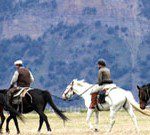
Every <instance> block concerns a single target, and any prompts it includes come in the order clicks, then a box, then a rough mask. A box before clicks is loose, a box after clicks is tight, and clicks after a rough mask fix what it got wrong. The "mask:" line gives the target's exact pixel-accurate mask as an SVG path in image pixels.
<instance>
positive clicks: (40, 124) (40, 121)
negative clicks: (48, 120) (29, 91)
mask: <svg viewBox="0 0 150 135" xmlns="http://www.w3.org/2000/svg"><path fill="white" fill-rule="evenodd" d="M39 119H40V120H39V128H38V132H39V133H40V131H41V128H42V125H43V121H44V120H43V118H42V117H41V116H39Z"/></svg>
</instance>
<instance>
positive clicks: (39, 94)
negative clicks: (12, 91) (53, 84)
mask: <svg viewBox="0 0 150 135" xmlns="http://www.w3.org/2000/svg"><path fill="white" fill-rule="evenodd" d="M0 93H1V94H3V95H4V96H6V90H0ZM28 93H29V94H26V95H25V97H24V98H23V99H22V104H23V105H22V106H23V108H22V107H21V109H19V111H20V112H21V113H23V114H25V113H29V112H31V111H35V112H37V113H38V115H39V128H38V131H39V132H40V130H41V127H42V125H43V122H45V123H46V127H47V131H49V132H50V131H51V128H50V125H49V122H48V118H47V116H46V115H45V114H44V110H45V108H46V105H47V104H49V105H50V106H51V107H52V109H53V110H54V112H55V113H56V114H57V115H58V116H59V117H60V118H61V119H62V120H63V121H66V120H68V118H67V117H66V116H65V115H64V114H63V113H62V112H61V111H60V110H59V109H58V108H57V107H56V105H55V104H54V102H53V100H52V97H51V94H50V93H49V92H48V91H44V90H40V89H32V90H30V91H28ZM31 97H32V98H31ZM12 106H13V108H15V109H18V105H12ZM2 107H3V106H2ZM2 109H3V108H2ZM0 113H1V114H2V117H3V121H4V119H5V118H4V115H3V110H0ZM11 119H13V120H14V122H15V126H16V129H17V133H18V134H19V133H20V130H19V126H18V121H17V118H16V115H12V113H10V116H9V117H8V118H7V120H6V132H8V133H9V122H10V120H11ZM2 125H3V123H2V124H1V127H2Z"/></svg>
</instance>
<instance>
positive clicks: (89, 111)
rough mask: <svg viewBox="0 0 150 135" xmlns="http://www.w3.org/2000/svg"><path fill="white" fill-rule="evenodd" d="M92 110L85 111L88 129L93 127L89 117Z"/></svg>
mask: <svg viewBox="0 0 150 135" xmlns="http://www.w3.org/2000/svg"><path fill="white" fill-rule="evenodd" d="M93 111H94V110H93V109H88V111H87V117H86V122H87V123H88V125H89V127H90V129H93V126H92V124H91V122H90V118H91V116H92V114H93Z"/></svg>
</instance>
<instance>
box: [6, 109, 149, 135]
mask: <svg viewBox="0 0 150 135" xmlns="http://www.w3.org/2000/svg"><path fill="white" fill-rule="evenodd" d="M135 113H136V116H137V120H138V125H139V129H140V134H141V135H150V117H147V116H144V115H142V114H140V113H138V112H135ZM46 114H47V116H48V118H49V123H50V126H51V128H52V135H103V134H106V131H107V128H108V124H109V112H100V114H99V117H100V118H99V121H100V123H99V132H93V131H91V130H89V128H88V126H87V124H86V121H85V118H86V113H65V114H66V116H67V117H68V118H69V119H70V120H69V121H68V122H66V124H65V127H64V125H63V121H62V120H61V119H59V117H57V116H56V115H55V114H54V113H46ZM25 117H26V122H25V124H23V123H22V122H21V121H19V127H20V130H21V135H37V134H38V133H37V128H38V125H39V120H38V115H37V114H33V113H31V114H28V115H25ZM91 120H92V123H93V122H94V115H93V117H92V119H91ZM3 133H4V134H5V124H4V126H3ZM15 134H16V129H15V126H14V123H13V121H11V123H10V135H15ZM41 134H42V135H46V134H47V131H46V126H45V124H43V127H42V130H41ZM110 134H111V135H137V133H136V131H135V128H134V125H133V122H132V120H131V118H130V117H129V115H128V114H127V113H126V112H125V111H120V112H118V113H117V116H116V123H115V125H114V127H113V130H112V132H111V133H110Z"/></svg>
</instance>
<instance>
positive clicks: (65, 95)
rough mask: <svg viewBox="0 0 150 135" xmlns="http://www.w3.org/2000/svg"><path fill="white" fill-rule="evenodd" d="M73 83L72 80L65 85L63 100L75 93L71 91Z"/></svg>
mask: <svg viewBox="0 0 150 135" xmlns="http://www.w3.org/2000/svg"><path fill="white" fill-rule="evenodd" d="M73 85H74V80H73V81H72V82H71V83H70V84H69V85H68V86H67V88H66V90H65V91H64V93H63V95H62V98H63V99H64V100H67V99H70V98H71V97H72V96H73V95H74V94H75V93H74V91H73Z"/></svg>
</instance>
